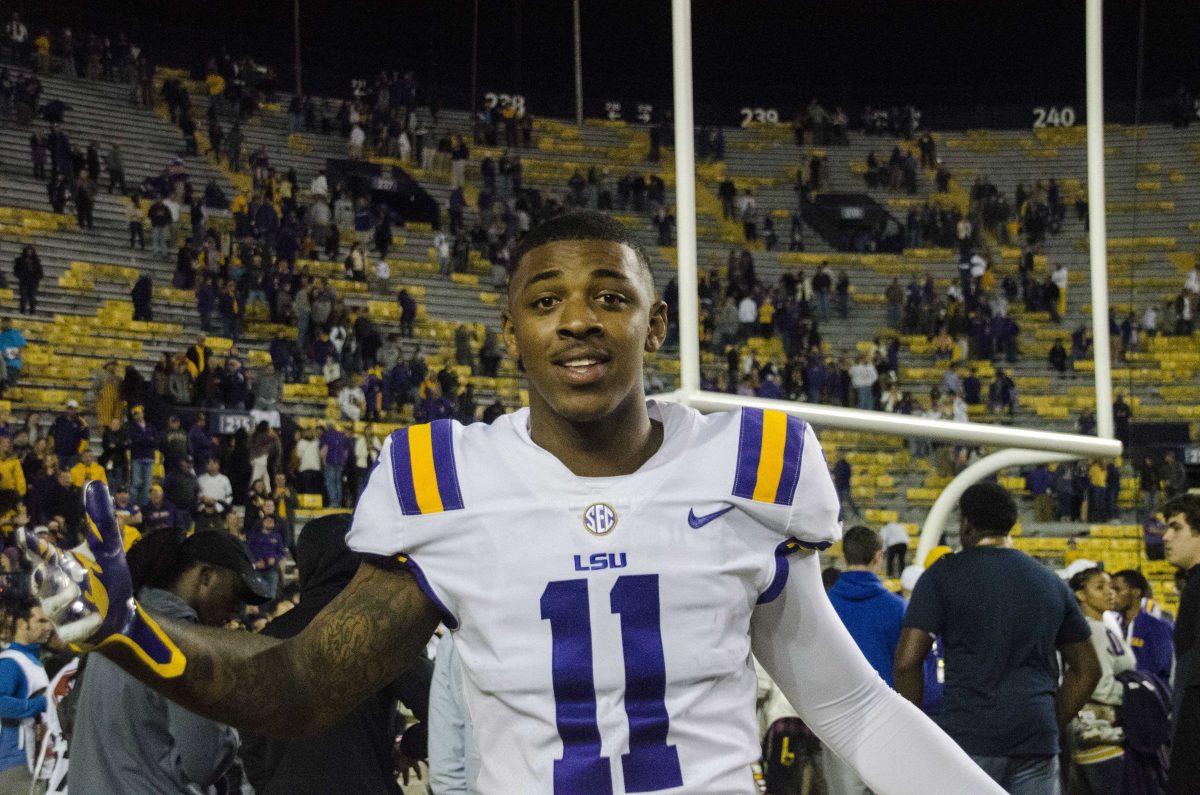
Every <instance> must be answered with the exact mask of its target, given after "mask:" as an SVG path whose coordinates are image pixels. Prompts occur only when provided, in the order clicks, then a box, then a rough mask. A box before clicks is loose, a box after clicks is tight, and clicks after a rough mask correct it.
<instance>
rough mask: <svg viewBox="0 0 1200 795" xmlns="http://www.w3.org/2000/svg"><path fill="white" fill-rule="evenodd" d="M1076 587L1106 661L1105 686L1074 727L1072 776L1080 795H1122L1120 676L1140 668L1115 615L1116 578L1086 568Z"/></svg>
mask: <svg viewBox="0 0 1200 795" xmlns="http://www.w3.org/2000/svg"><path fill="white" fill-rule="evenodd" d="M1070 586H1071V590H1072V591H1074V592H1075V598H1076V599H1077V600H1078V601H1079V606H1080V608H1081V609H1082V610H1083V615H1084V617H1085V618H1087V622H1088V626H1089V627H1090V628H1091V630H1092V646H1093V647H1095V649H1096V656H1097V657H1098V658H1099V659H1100V681H1099V683H1097V685H1096V689H1095V690H1094V691H1093V692H1092V696H1091V698H1090V699H1089V700H1088V703H1087V705H1085V706H1084V707H1083V709H1081V710H1080V711H1079V715H1078V716H1077V717H1076V718H1075V720H1074V721H1072V723H1071V739H1072V741H1073V742H1072V745H1073V747H1072V749H1071V762H1072V765H1071V768H1072V770H1071V776H1072V778H1073V779H1074V781H1075V786H1076V787H1078V791H1079V792H1082V793H1091V795H1108V793H1112V794H1113V795H1119V793H1120V792H1121V790H1122V787H1121V784H1122V767H1123V764H1124V757H1125V751H1124V748H1123V743H1124V741H1125V733H1124V732H1123V731H1122V730H1121V727H1120V726H1119V724H1118V720H1117V709H1118V708H1119V707H1120V706H1121V699H1122V697H1123V696H1124V692H1125V691H1124V686H1123V685H1122V684H1121V682H1120V681H1118V680H1117V678H1116V676H1117V674H1119V673H1121V672H1123V671H1130V670H1133V669H1134V668H1136V667H1137V660H1136V659H1135V658H1134V656H1133V650H1132V649H1131V648H1130V647H1129V646H1127V645H1126V644H1125V640H1124V634H1123V633H1122V632H1121V627H1120V625H1119V624H1118V623H1117V621H1116V617H1115V614H1113V613H1112V612H1110V611H1112V610H1113V609H1114V608H1115V607H1116V592H1115V591H1114V590H1113V587H1112V578H1111V577H1109V576H1108V574H1107V573H1106V572H1105V571H1104V570H1103V569H1101V568H1099V567H1095V568H1090V569H1084V570H1083V571H1081V572H1079V573H1077V574H1076V575H1075V576H1073V577H1072V578H1071V581H1070Z"/></svg>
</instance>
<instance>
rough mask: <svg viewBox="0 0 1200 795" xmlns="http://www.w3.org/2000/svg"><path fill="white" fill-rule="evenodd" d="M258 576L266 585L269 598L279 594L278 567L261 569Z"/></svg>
mask: <svg viewBox="0 0 1200 795" xmlns="http://www.w3.org/2000/svg"><path fill="white" fill-rule="evenodd" d="M258 576H259V577H261V578H262V581H263V582H265V583H266V584H267V589H268V590H270V592H271V596H272V597H274V596H275V595H276V594H277V593H278V592H279V566H277V565H276V566H272V567H271V568H269V569H262V570H261V571H259V572H258Z"/></svg>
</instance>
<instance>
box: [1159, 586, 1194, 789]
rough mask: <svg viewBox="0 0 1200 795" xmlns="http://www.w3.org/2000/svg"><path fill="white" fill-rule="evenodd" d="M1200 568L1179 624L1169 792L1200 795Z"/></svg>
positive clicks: (1187, 589) (1186, 596) (1187, 588)
mask: <svg viewBox="0 0 1200 795" xmlns="http://www.w3.org/2000/svg"><path fill="white" fill-rule="evenodd" d="M1198 748H1200V566H1193V567H1192V569H1191V570H1190V571H1189V572H1188V577H1187V585H1185V586H1184V588H1183V596H1182V597H1181V598H1180V600H1179V616H1178V617H1177V618H1176V620H1175V736H1174V738H1173V739H1172V741H1171V764H1170V766H1169V773H1168V774H1167V781H1168V786H1167V792H1168V793H1171V795H1177V794H1178V795H1182V794H1183V793H1195V792H1200V754H1198V753H1197V751H1196V749H1198Z"/></svg>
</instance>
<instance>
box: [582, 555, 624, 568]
mask: <svg viewBox="0 0 1200 795" xmlns="http://www.w3.org/2000/svg"><path fill="white" fill-rule="evenodd" d="M573 559H574V563H575V571H604V570H605V569H623V568H625V567H626V566H628V565H629V560H628V559H627V558H626V557H625V553H624V552H593V553H592V554H591V555H588V556H586V558H585V557H584V556H583V555H575V556H573Z"/></svg>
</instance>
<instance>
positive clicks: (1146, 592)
mask: <svg viewBox="0 0 1200 795" xmlns="http://www.w3.org/2000/svg"><path fill="white" fill-rule="evenodd" d="M1113 579H1114V580H1116V579H1121V580H1124V581H1125V584H1126V585H1127V586H1129V587H1130V588H1136V589H1138V590H1139V591H1141V592H1142V596H1145V597H1147V598H1148V597H1152V596H1154V591H1153V590H1152V589H1151V588H1150V581H1149V580H1147V579H1146V575H1145V574H1142V573H1141V572H1140V571H1138V570H1137V569H1121V570H1120V571H1118V572H1117V573H1116V574H1114V575H1113Z"/></svg>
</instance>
